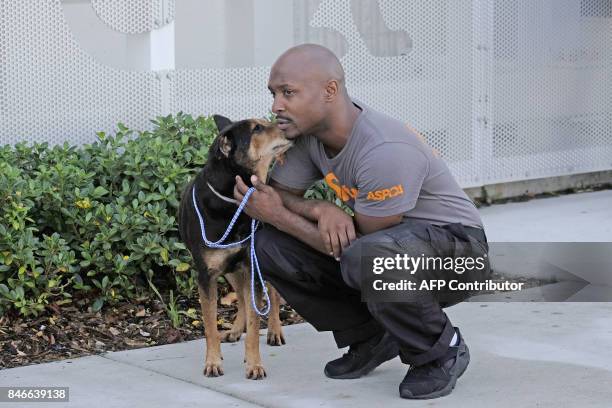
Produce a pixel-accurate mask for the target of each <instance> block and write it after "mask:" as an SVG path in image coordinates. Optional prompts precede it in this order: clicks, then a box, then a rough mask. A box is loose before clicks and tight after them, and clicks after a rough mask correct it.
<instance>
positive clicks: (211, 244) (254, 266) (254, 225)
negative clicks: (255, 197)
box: [191, 184, 270, 316]
mask: <svg viewBox="0 0 612 408" xmlns="http://www.w3.org/2000/svg"><path fill="white" fill-rule="evenodd" d="M253 191H255V187H251V188H249V190H248V191H247V192H246V194H245V195H244V197H243V198H242V202H241V203H240V205H239V206H238V209H237V210H236V213H235V214H234V216H233V217H232V220H231V221H230V223H229V225H228V226H227V229H226V230H225V232H224V233H223V236H222V237H221V238H219V240H217V241H215V242H212V241H209V240H208V238H206V231H205V229H204V219H203V218H202V215H201V214H200V210H199V209H198V204H197V202H196V198H195V197H196V193H195V184H194V185H193V189H192V190H191V198H192V199H193V206H194V208H195V210H196V214H198V219H199V220H200V230H201V232H202V240H203V241H204V243H205V244H206V246H208V247H211V248H234V247H237V246H240V245H242V243H243V242H245V241H247V240H249V239H250V240H251V304H252V305H253V309H255V312H256V313H257V314H258V315H260V316H266V315H267V314H268V313H269V312H270V297H269V296H268V290H267V289H266V284H265V282H264V280H263V277H262V276H261V271H260V270H259V262H258V261H257V254H255V230H256V229H257V226H258V225H259V221H256V220H251V235H249V236H248V237H246V238H244V239H243V240H242V241H238V242H231V243H229V244H222V242H223V241H225V239H226V238H227V236H228V235H229V233H230V232H231V231H232V228H234V224H235V223H236V220H237V219H238V216H240V213H241V212H242V210H243V209H244V206H245V205H246V203H247V201H249V197H251V194H253ZM255 270H257V276H258V278H259V282H260V283H261V287H262V288H263V293H264V296H265V298H266V307H265V308H264V310H263V311H261V310H259V309H258V308H257V304H256V302H255Z"/></svg>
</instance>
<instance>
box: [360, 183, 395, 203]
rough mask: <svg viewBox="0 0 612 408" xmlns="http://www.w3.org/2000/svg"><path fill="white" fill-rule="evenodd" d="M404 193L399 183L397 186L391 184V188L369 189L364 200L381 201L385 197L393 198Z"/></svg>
mask: <svg viewBox="0 0 612 408" xmlns="http://www.w3.org/2000/svg"><path fill="white" fill-rule="evenodd" d="M402 194H404V188H403V187H402V185H401V184H398V185H397V186H393V187H391V188H384V189H382V190H376V191H370V192H368V196H367V197H366V200H372V201H383V200H386V199H387V198H393V197H397V196H400V195H402Z"/></svg>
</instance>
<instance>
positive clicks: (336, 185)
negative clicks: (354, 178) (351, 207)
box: [325, 171, 359, 201]
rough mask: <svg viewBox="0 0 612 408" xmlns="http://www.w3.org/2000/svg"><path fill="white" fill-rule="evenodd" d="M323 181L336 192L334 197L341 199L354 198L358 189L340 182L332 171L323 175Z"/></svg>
mask: <svg viewBox="0 0 612 408" xmlns="http://www.w3.org/2000/svg"><path fill="white" fill-rule="evenodd" d="M325 182H326V183H327V185H328V186H329V188H331V189H332V190H333V191H334V193H336V197H338V198H339V199H341V200H342V201H348V200H354V199H356V198H357V194H358V193H359V190H357V189H356V188H354V187H348V186H345V185H343V184H340V181H339V180H338V177H336V175H335V174H334V173H333V172H331V171H330V172H329V173H327V175H326V176H325Z"/></svg>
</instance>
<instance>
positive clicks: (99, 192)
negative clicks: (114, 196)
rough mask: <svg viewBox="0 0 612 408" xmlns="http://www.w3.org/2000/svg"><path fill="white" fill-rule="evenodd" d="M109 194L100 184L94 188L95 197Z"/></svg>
mask: <svg viewBox="0 0 612 408" xmlns="http://www.w3.org/2000/svg"><path fill="white" fill-rule="evenodd" d="M106 194H108V190H107V189H105V188H104V187H102V186H98V187H96V188H95V189H94V191H93V193H92V195H93V197H94V198H100V197H102V196H104V195H106Z"/></svg>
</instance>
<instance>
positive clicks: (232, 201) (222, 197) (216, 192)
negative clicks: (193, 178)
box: [206, 181, 240, 205]
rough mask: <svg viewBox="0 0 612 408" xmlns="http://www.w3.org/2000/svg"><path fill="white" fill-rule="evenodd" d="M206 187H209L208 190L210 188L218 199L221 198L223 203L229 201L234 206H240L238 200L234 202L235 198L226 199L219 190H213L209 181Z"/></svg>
mask: <svg viewBox="0 0 612 408" xmlns="http://www.w3.org/2000/svg"><path fill="white" fill-rule="evenodd" d="M206 185H207V186H208V188H210V191H212V192H213V193H215V195H216V196H217V197H219V198H220V199H222V200H223V201H227V202H228V203H232V204H236V205H238V204H240V203H239V202H238V200H234V199H233V198H229V197H226V196H224V195H223V194H221V193H219V192H218V191H217V190H215V189H214V188H213V186H211V185H210V183H209V182H208V181H207V182H206Z"/></svg>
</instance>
